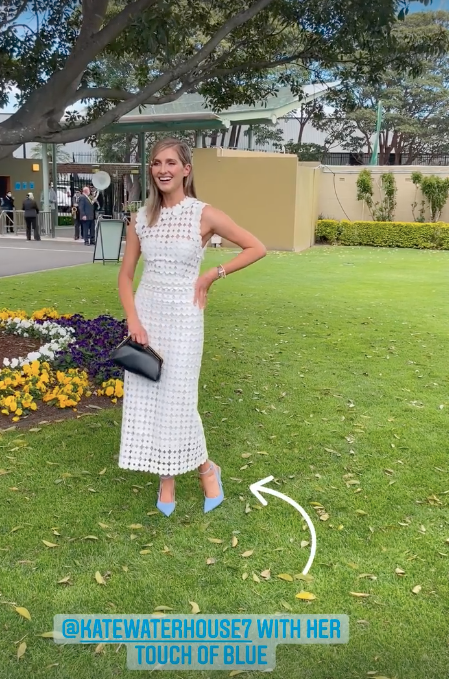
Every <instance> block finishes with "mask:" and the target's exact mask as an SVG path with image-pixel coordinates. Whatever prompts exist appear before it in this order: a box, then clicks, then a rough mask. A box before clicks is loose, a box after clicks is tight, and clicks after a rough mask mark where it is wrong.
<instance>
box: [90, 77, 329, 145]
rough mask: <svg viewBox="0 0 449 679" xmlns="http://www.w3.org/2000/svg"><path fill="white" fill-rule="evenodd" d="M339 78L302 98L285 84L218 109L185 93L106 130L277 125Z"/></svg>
mask: <svg viewBox="0 0 449 679" xmlns="http://www.w3.org/2000/svg"><path fill="white" fill-rule="evenodd" d="M339 84H340V83H339V81H334V82H332V83H323V84H321V83H320V84H317V85H306V86H304V88H303V96H302V98H301V99H300V98H299V97H298V96H297V95H295V94H293V93H292V91H291V90H290V88H289V87H282V88H280V89H279V92H278V94H277V95H276V96H270V97H267V99H266V100H265V101H263V102H259V103H258V104H256V105H255V106H248V105H247V104H236V105H234V106H231V107H229V108H228V109H226V110H224V111H220V112H219V113H216V112H214V111H212V109H210V108H208V107H207V106H206V105H205V103H204V97H202V96H201V95H200V94H198V93H195V94H183V95H182V96H181V97H179V99H177V100H176V101H173V102H171V103H169V104H157V105H146V106H143V107H141V110H140V111H139V109H134V110H133V111H130V113H128V114H126V115H125V116H122V118H120V120H119V121H117V122H116V123H113V124H112V125H109V126H108V127H106V128H105V129H104V130H103V132H104V133H105V132H114V133H123V134H125V133H127V132H128V133H129V132H131V133H138V132H149V131H155V132H156V131H157V132H165V131H167V132H170V131H175V130H210V129H224V128H228V127H230V125H232V124H234V123H235V124H239V125H254V124H260V123H266V124H272V125H274V124H275V123H276V121H277V119H278V118H282V117H283V116H285V115H286V114H287V113H290V111H294V110H296V109H297V108H299V106H300V105H301V103H307V102H309V101H313V100H314V99H318V98H320V97H322V96H324V95H325V94H326V92H328V91H329V89H333V88H335V87H336V86H337V85H339Z"/></svg>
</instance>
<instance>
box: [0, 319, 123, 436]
mask: <svg viewBox="0 0 449 679" xmlns="http://www.w3.org/2000/svg"><path fill="white" fill-rule="evenodd" d="M41 346H42V339H38V338H34V337H20V336H19V335H11V334H8V333H5V332H4V331H2V330H0V368H1V366H3V359H4V358H9V359H11V358H16V357H18V356H26V355H27V354H28V353H29V352H30V351H37V350H38V349H39V347H41ZM105 408H108V409H110V408H116V409H117V410H120V409H121V404H120V402H118V403H112V402H111V399H110V398H108V397H107V396H95V395H92V396H89V397H86V398H83V399H81V401H80V402H79V403H78V405H77V407H76V408H63V409H62V408H57V407H56V406H54V405H49V404H48V403H43V402H42V401H39V402H38V404H37V410H35V411H32V412H30V413H29V415H23V416H22V417H21V418H20V420H19V421H18V422H13V421H12V415H10V416H7V415H2V414H0V432H2V431H5V430H6V429H8V430H9V429H12V428H14V429H29V428H30V427H37V426H39V425H45V424H51V423H55V422H62V421H64V420H68V419H74V418H79V417H85V416H86V415H93V414H95V413H96V412H98V411H99V410H104V409H105Z"/></svg>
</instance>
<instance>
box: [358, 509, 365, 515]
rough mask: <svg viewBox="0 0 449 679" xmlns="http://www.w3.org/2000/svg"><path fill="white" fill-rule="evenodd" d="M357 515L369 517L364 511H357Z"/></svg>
mask: <svg viewBox="0 0 449 679" xmlns="http://www.w3.org/2000/svg"><path fill="white" fill-rule="evenodd" d="M355 513H356V514H358V515H359V516H367V512H364V511H363V509H356V510H355Z"/></svg>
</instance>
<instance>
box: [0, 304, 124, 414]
mask: <svg viewBox="0 0 449 679" xmlns="http://www.w3.org/2000/svg"><path fill="white" fill-rule="evenodd" d="M0 330H2V332H3V335H4V336H6V335H13V336H15V337H17V342H18V347H19V348H18V350H19V351H20V339H19V338H27V341H28V342H29V339H28V338H34V339H35V340H41V341H42V344H41V345H40V346H39V348H38V349H36V350H35V351H31V352H28V353H27V354H26V355H23V356H21V355H18V356H16V357H13V358H4V359H3V366H0V413H1V414H2V415H4V416H6V417H11V418H12V421H13V422H18V421H19V420H20V419H21V418H22V417H26V416H29V415H30V414H31V413H32V412H33V411H36V410H38V409H39V405H41V407H42V405H43V404H45V405H52V406H55V407H56V408H58V409H72V410H73V411H76V410H77V406H78V405H79V404H80V402H81V400H82V399H88V398H89V397H92V396H96V397H107V398H108V399H109V401H110V403H116V402H117V399H119V398H121V397H122V396H123V371H122V370H121V369H120V368H118V367H117V366H115V365H114V364H113V363H112V361H111V360H110V355H111V352H112V350H113V349H114V348H115V347H116V346H117V344H119V342H121V341H122V339H123V338H124V337H125V336H126V323H125V321H118V320H116V319H115V318H113V317H112V316H108V315H103V316H99V317H98V318H94V319H85V318H84V317H83V316H82V315H81V314H74V315H67V314H65V315H59V314H58V312H57V311H56V310H55V309H51V308H45V309H41V310H39V311H36V312H34V313H33V314H32V315H31V316H28V314H27V313H26V312H25V311H23V310H10V309H3V310H2V311H0ZM22 341H23V340H22ZM0 342H1V337H0Z"/></svg>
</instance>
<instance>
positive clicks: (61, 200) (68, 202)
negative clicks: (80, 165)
mask: <svg viewBox="0 0 449 679" xmlns="http://www.w3.org/2000/svg"><path fill="white" fill-rule="evenodd" d="M56 193H57V195H58V212H70V211H71V209H72V195H71V193H70V189H69V188H68V187H67V186H58V187H57V189H56Z"/></svg>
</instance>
